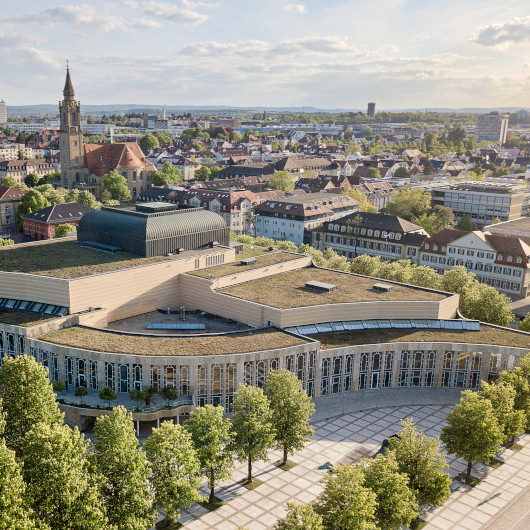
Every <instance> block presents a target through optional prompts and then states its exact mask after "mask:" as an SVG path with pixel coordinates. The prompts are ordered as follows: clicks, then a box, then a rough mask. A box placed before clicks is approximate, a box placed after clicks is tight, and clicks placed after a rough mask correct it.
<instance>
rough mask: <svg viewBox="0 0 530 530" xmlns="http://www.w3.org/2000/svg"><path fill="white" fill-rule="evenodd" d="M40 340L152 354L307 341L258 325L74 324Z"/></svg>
mask: <svg viewBox="0 0 530 530" xmlns="http://www.w3.org/2000/svg"><path fill="white" fill-rule="evenodd" d="M39 340H43V341H47V342H51V343H52V344H58V345H61V346H68V347H71V348H82V349H89V350H91V351H101V352H108V353H124V354H133V355H153V356H170V355H175V356H181V355H182V356H184V355H190V356H196V355H223V354H231V353H247V352H255V351H262V350H273V349H276V348H287V347H289V346H299V345H301V344H306V343H307V342H308V341H307V340H304V339H302V338H301V337H296V336H294V335H291V334H290V333H286V332H283V331H279V330H274V329H259V330H255V331H248V332H243V333H233V334H227V335H200V336H190V337H167V336H160V335H159V336H152V337H150V336H146V335H125V334H123V333H119V332H112V331H111V332H108V331H101V330H97V329H92V328H84V327H80V326H74V327H71V328H66V329H61V330H59V331H54V332H52V333H48V334H47V335H43V336H41V337H39Z"/></svg>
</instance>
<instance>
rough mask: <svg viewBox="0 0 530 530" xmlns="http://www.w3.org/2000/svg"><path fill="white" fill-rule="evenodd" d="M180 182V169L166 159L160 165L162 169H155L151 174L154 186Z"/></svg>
mask: <svg viewBox="0 0 530 530" xmlns="http://www.w3.org/2000/svg"><path fill="white" fill-rule="evenodd" d="M181 182H182V171H180V169H178V168H176V167H175V166H174V165H173V164H172V163H171V162H169V161H166V162H164V164H163V165H162V171H157V172H156V173H155V174H154V175H153V184H154V185H155V186H166V185H168V184H180V183H181Z"/></svg>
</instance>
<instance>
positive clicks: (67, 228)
mask: <svg viewBox="0 0 530 530" xmlns="http://www.w3.org/2000/svg"><path fill="white" fill-rule="evenodd" d="M69 232H76V227H75V226H72V225H71V224H69V223H65V224H64V225H59V226H58V227H57V228H56V229H55V235H54V236H53V237H54V238H55V239H59V238H61V237H66V236H67V235H68V233H69Z"/></svg>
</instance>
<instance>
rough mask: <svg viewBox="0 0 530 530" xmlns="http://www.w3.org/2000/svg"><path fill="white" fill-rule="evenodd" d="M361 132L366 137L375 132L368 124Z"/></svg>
mask: <svg viewBox="0 0 530 530" xmlns="http://www.w3.org/2000/svg"><path fill="white" fill-rule="evenodd" d="M361 134H362V135H363V137H364V138H366V137H368V136H372V135H373V134H374V130H373V129H372V128H371V127H370V126H369V125H367V126H366V127H365V128H364V129H363V132H362V133H361Z"/></svg>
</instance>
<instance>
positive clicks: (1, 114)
mask: <svg viewBox="0 0 530 530" xmlns="http://www.w3.org/2000/svg"><path fill="white" fill-rule="evenodd" d="M6 124H7V106H6V102H5V101H4V100H3V99H2V100H1V101H0V126H1V127H5V126H6Z"/></svg>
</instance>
